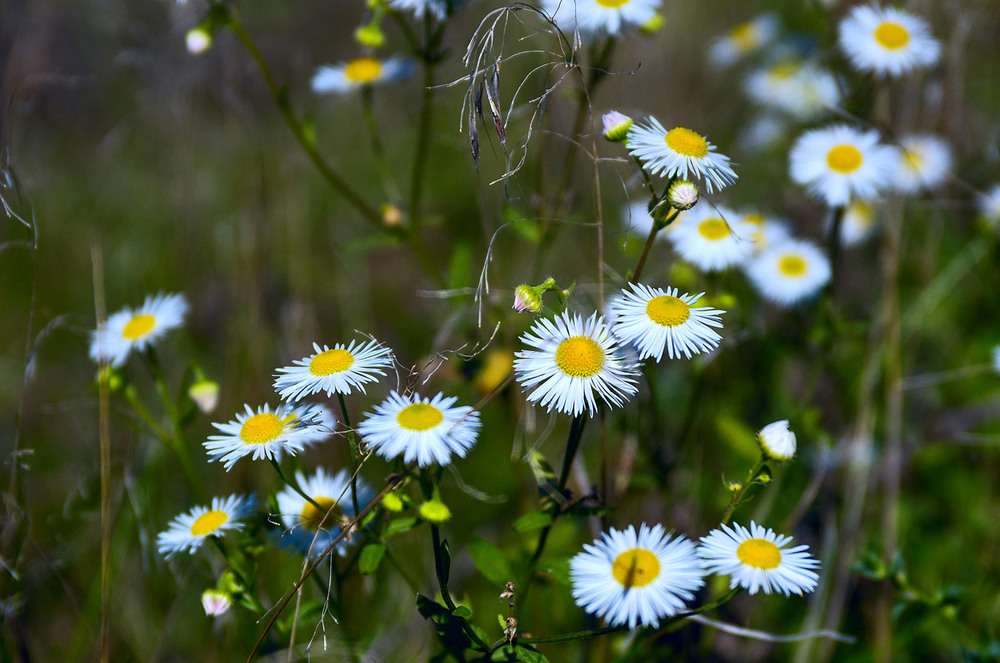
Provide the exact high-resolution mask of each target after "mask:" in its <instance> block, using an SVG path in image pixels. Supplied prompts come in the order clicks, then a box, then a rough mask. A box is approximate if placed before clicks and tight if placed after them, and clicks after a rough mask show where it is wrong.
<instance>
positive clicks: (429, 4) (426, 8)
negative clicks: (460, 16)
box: [389, 0, 448, 21]
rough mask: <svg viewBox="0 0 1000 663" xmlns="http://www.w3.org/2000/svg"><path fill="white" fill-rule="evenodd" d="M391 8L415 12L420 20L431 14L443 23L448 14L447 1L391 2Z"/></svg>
mask: <svg viewBox="0 0 1000 663" xmlns="http://www.w3.org/2000/svg"><path fill="white" fill-rule="evenodd" d="M389 6H390V7H392V8H393V9H395V10H396V11H404V12H413V16H414V17H416V18H418V19H422V18H423V17H424V14H430V15H431V16H433V17H434V18H436V19H437V20H439V21H441V20H444V17H445V15H446V14H447V13H448V2H447V0H389Z"/></svg>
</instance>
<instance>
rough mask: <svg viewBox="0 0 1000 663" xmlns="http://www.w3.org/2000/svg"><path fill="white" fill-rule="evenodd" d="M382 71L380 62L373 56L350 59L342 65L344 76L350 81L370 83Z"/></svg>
mask: <svg viewBox="0 0 1000 663" xmlns="http://www.w3.org/2000/svg"><path fill="white" fill-rule="evenodd" d="M381 73H382V63H380V62H379V61H378V60H376V59H375V58H358V59H357V60H351V61H350V62H348V63H347V66H346V67H344V77H346V78H347V80H349V81H351V82H352V83H371V82H372V81H374V80H377V79H378V77H379V75H381Z"/></svg>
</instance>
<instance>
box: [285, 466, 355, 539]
mask: <svg viewBox="0 0 1000 663" xmlns="http://www.w3.org/2000/svg"><path fill="white" fill-rule="evenodd" d="M295 480H296V482H297V483H298V485H299V488H301V489H302V492H304V493H305V494H306V495H308V496H309V497H311V498H312V500H313V502H315V503H316V504H318V505H319V508H317V507H316V504H313V503H312V502H309V501H307V500H306V499H305V498H304V497H302V496H301V495H299V493H298V492H296V491H295V490H293V489H292V487H291V486H286V487H285V489H284V490H282V491H281V492H280V493H278V495H277V501H278V512H279V515H280V516H281V524H282V525H283V526H284V528H285V531H284V533H283V534H282V540H283V541H288V542H290V544H291V545H292V546H293V547H295V548H296V549H298V550H299V551H300V552H302V553H303V554H309V555H311V556H314V557H315V556H319V555H320V554H322V553H323V552H324V551H325V550H326V549H327V548H329V547H330V544H331V543H333V541H334V539H336V538H337V537H338V536H340V533H341V531H342V529H343V527H344V526H345V525H346V524H347V523H349V522H350V521H351V520H352V519H353V518H354V515H355V514H354V508H353V507H352V506H351V477H350V475H349V474H348V473H347V470H340V471H339V472H337V473H336V474H334V475H330V474H327V473H326V470H324V469H323V468H322V467H321V468H319V469H317V470H316V473H315V474H313V475H312V476H309V477H306V476H305V475H303V474H302V473H301V472H297V473H296V474H295ZM357 490H358V500H359V502H362V503H367V502H368V501H369V500H370V499H371V497H372V491H371V490H370V489H369V488H368V487H367V486H366V485H365V484H364V483H362V482H361V481H360V480H359V481H358V483H357ZM347 546H348V537H347V536H344V537H343V538H342V539H341V540H340V541H338V542H337V552H338V553H339V554H340V555H341V556H343V555H345V554H347Z"/></svg>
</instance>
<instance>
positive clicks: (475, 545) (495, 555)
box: [469, 536, 514, 586]
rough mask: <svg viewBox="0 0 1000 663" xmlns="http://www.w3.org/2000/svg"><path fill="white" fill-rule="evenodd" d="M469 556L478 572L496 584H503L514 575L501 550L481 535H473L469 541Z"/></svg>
mask: <svg viewBox="0 0 1000 663" xmlns="http://www.w3.org/2000/svg"><path fill="white" fill-rule="evenodd" d="M469 556H471V557H472V563H473V564H475V565H476V568H477V569H479V572H480V573H482V574H483V575H484V576H486V579H487V580H489V581H490V582H492V583H494V584H496V585H499V586H503V585H504V584H505V583H506V582H507V581H508V580H511V579H513V577H514V573H513V572H512V571H511V569H510V564H509V563H508V562H507V558H506V557H505V556H504V554H503V552H502V551H501V550H500V549H499V548H497V547H496V546H495V545H493V544H492V543H490V542H489V541H487V540H486V539H484V538H482V537H479V536H474V537H472V540H471V541H469Z"/></svg>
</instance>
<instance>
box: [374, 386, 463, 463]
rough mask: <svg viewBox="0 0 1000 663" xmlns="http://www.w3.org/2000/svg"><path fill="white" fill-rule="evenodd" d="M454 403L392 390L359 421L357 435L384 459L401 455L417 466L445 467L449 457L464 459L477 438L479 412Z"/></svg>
mask: <svg viewBox="0 0 1000 663" xmlns="http://www.w3.org/2000/svg"><path fill="white" fill-rule="evenodd" d="M457 400H458V397H457V396H448V397H446V396H445V395H444V394H440V393H439V394H438V395H437V396H435V397H434V398H426V397H421V396H420V395H419V394H412V395H405V394H398V393H396V392H395V391H393V392H390V393H389V397H388V398H386V399H385V400H384V401H383V402H382V404H381V405H377V406H375V412H374V413H372V414H369V415H368V417H367V418H366V419H365V420H364V421H362V422H361V424H360V425H359V426H358V433H359V434H360V435H361V437H362V438H364V442H365V444H367V445H369V446H371V447H372V448H373V449H374V450H375V453H377V454H378V455H379V456H382V457H383V458H385V459H386V460H392V459H393V458H396V457H398V456H402V457H403V461H404V462H406V463H409V462H412V461H416V462H417V464H418V465H419V466H420V467H426V466H427V465H430V464H431V463H438V464H439V465H447V464H448V463H450V462H451V456H452V454H454V455H456V456H458V457H459V458H464V457H465V454H466V453H467V452H468V451H469V449H471V448H472V445H474V444H475V443H476V438H477V437H478V436H479V426H480V421H479V413H478V412H476V411H475V410H474V409H472V408H471V407H469V406H468V405H461V406H459V407H453V406H454V405H455V402H456V401H457Z"/></svg>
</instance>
